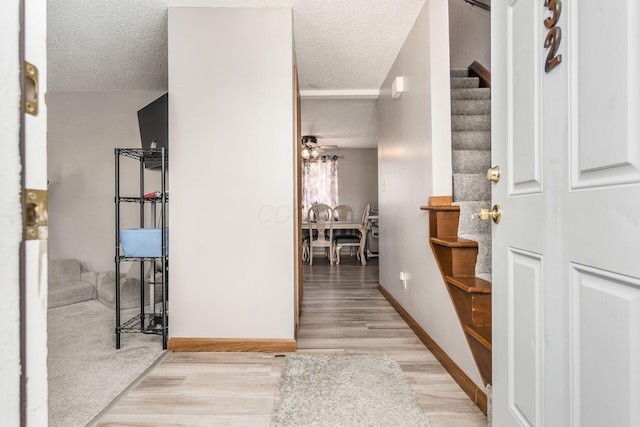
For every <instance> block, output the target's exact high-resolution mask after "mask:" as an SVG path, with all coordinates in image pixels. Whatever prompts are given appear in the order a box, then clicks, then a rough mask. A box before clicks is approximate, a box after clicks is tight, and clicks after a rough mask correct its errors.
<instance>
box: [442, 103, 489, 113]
mask: <svg viewBox="0 0 640 427" xmlns="http://www.w3.org/2000/svg"><path fill="white" fill-rule="evenodd" d="M451 114H452V115H481V114H491V100H489V99H463V100H452V101H451Z"/></svg>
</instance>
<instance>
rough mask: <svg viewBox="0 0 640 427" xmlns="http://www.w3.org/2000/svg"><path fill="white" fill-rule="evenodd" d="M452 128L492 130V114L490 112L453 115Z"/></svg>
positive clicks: (454, 129) (458, 129)
mask: <svg viewBox="0 0 640 427" xmlns="http://www.w3.org/2000/svg"><path fill="white" fill-rule="evenodd" d="M451 130H452V131H461V130H462V131H465V130H491V116H490V115H488V114H482V115H472V116H470V115H467V116H451Z"/></svg>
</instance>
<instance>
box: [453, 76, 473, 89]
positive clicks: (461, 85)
mask: <svg viewBox="0 0 640 427" xmlns="http://www.w3.org/2000/svg"><path fill="white" fill-rule="evenodd" d="M479 87H480V79H479V78H478V77H452V78H451V88H452V89H469V88H479Z"/></svg>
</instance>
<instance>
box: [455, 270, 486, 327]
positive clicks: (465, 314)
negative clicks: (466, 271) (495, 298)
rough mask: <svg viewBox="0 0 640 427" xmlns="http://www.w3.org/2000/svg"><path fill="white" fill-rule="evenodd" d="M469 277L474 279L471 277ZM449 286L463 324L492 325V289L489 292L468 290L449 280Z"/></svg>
mask: <svg viewBox="0 0 640 427" xmlns="http://www.w3.org/2000/svg"><path fill="white" fill-rule="evenodd" d="M469 279H474V278H473V277H470V278H469ZM447 287H448V290H449V294H450V295H451V299H452V300H453V305H454V307H455V308H456V313H457V314H458V318H459V319H460V321H461V322H462V324H463V325H466V326H472V327H486V326H491V289H490V288H489V292H466V291H465V290H464V289H462V288H460V287H458V286H456V285H454V284H453V283H451V282H450V281H447Z"/></svg>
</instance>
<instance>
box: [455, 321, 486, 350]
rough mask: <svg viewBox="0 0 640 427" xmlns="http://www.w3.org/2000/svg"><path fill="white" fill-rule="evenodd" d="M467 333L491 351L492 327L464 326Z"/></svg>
mask: <svg viewBox="0 0 640 427" xmlns="http://www.w3.org/2000/svg"><path fill="white" fill-rule="evenodd" d="M462 327H463V328H464V330H465V332H466V333H468V334H469V335H471V336H472V337H473V338H475V339H476V341H478V342H479V343H480V344H482V345H483V346H484V347H486V348H487V349H488V350H491V326H469V325H462Z"/></svg>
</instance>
